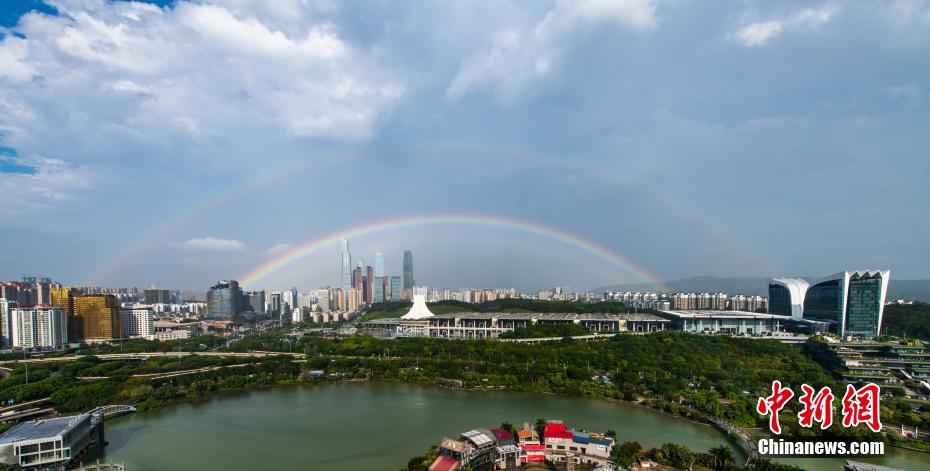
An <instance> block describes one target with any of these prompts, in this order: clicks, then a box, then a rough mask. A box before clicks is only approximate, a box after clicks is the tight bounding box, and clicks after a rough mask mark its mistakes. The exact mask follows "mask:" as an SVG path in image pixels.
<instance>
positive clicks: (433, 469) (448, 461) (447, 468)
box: [429, 455, 461, 471]
mask: <svg viewBox="0 0 930 471" xmlns="http://www.w3.org/2000/svg"><path fill="white" fill-rule="evenodd" d="M460 465H461V463H459V462H458V461H456V460H454V459H452V458H449V457H448V456H442V455H440V456H439V457H437V458H436V461H433V464H431V465H429V471H456V470H457V469H459V466H460Z"/></svg>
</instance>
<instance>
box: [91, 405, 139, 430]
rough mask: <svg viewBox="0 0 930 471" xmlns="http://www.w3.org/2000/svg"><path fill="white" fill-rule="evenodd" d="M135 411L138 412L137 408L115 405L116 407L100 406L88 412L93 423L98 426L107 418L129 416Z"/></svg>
mask: <svg viewBox="0 0 930 471" xmlns="http://www.w3.org/2000/svg"><path fill="white" fill-rule="evenodd" d="M135 411H136V408H135V407H134V406H128V405H125V404H114V405H107V406H100V407H98V408H96V409H94V410H92V411H90V412H88V414H89V415H90V417H91V422H92V423H93V424H94V425H97V424H99V423H101V422H103V421H104V420H105V419H106V418H107V417H112V416H115V415H122V414H128V413H130V412H135Z"/></svg>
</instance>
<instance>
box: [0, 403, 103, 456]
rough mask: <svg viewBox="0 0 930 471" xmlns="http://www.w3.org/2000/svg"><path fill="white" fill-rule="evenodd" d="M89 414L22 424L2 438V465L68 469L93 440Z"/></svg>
mask: <svg viewBox="0 0 930 471" xmlns="http://www.w3.org/2000/svg"><path fill="white" fill-rule="evenodd" d="M93 431H94V425H93V419H92V417H91V415H90V414H81V415H74V416H70V417H53V418H49V419H40V420H33V421H28V422H23V423H21V424H19V425H17V426H15V427H13V428H11V429H10V430H7V431H6V432H4V433H3V434H2V435H0V462H2V463H4V464H7V465H15V466H17V467H23V468H41V469H67V468H68V466H67V465H68V464H69V463H71V462H72V460H73V459H75V458H77V457H78V456H80V455H81V452H82V451H84V449H85V448H87V446H88V445H89V444H90V443H91V442H92V441H93V439H94V434H93Z"/></svg>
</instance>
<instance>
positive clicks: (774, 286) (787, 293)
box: [769, 278, 810, 320]
mask: <svg viewBox="0 0 930 471" xmlns="http://www.w3.org/2000/svg"><path fill="white" fill-rule="evenodd" d="M809 286H810V285H809V284H808V283H807V281H805V280H802V279H800V278H772V279H771V280H769V314H778V315H782V316H791V318H792V319H794V320H801V319H802V318H803V314H804V296H805V295H806V294H807V288H808V287H809Z"/></svg>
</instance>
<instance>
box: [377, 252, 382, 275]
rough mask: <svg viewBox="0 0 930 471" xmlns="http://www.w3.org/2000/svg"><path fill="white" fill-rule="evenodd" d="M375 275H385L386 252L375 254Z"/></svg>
mask: <svg viewBox="0 0 930 471" xmlns="http://www.w3.org/2000/svg"><path fill="white" fill-rule="evenodd" d="M375 276H384V254H383V253H381V252H378V253H376V254H375Z"/></svg>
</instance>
